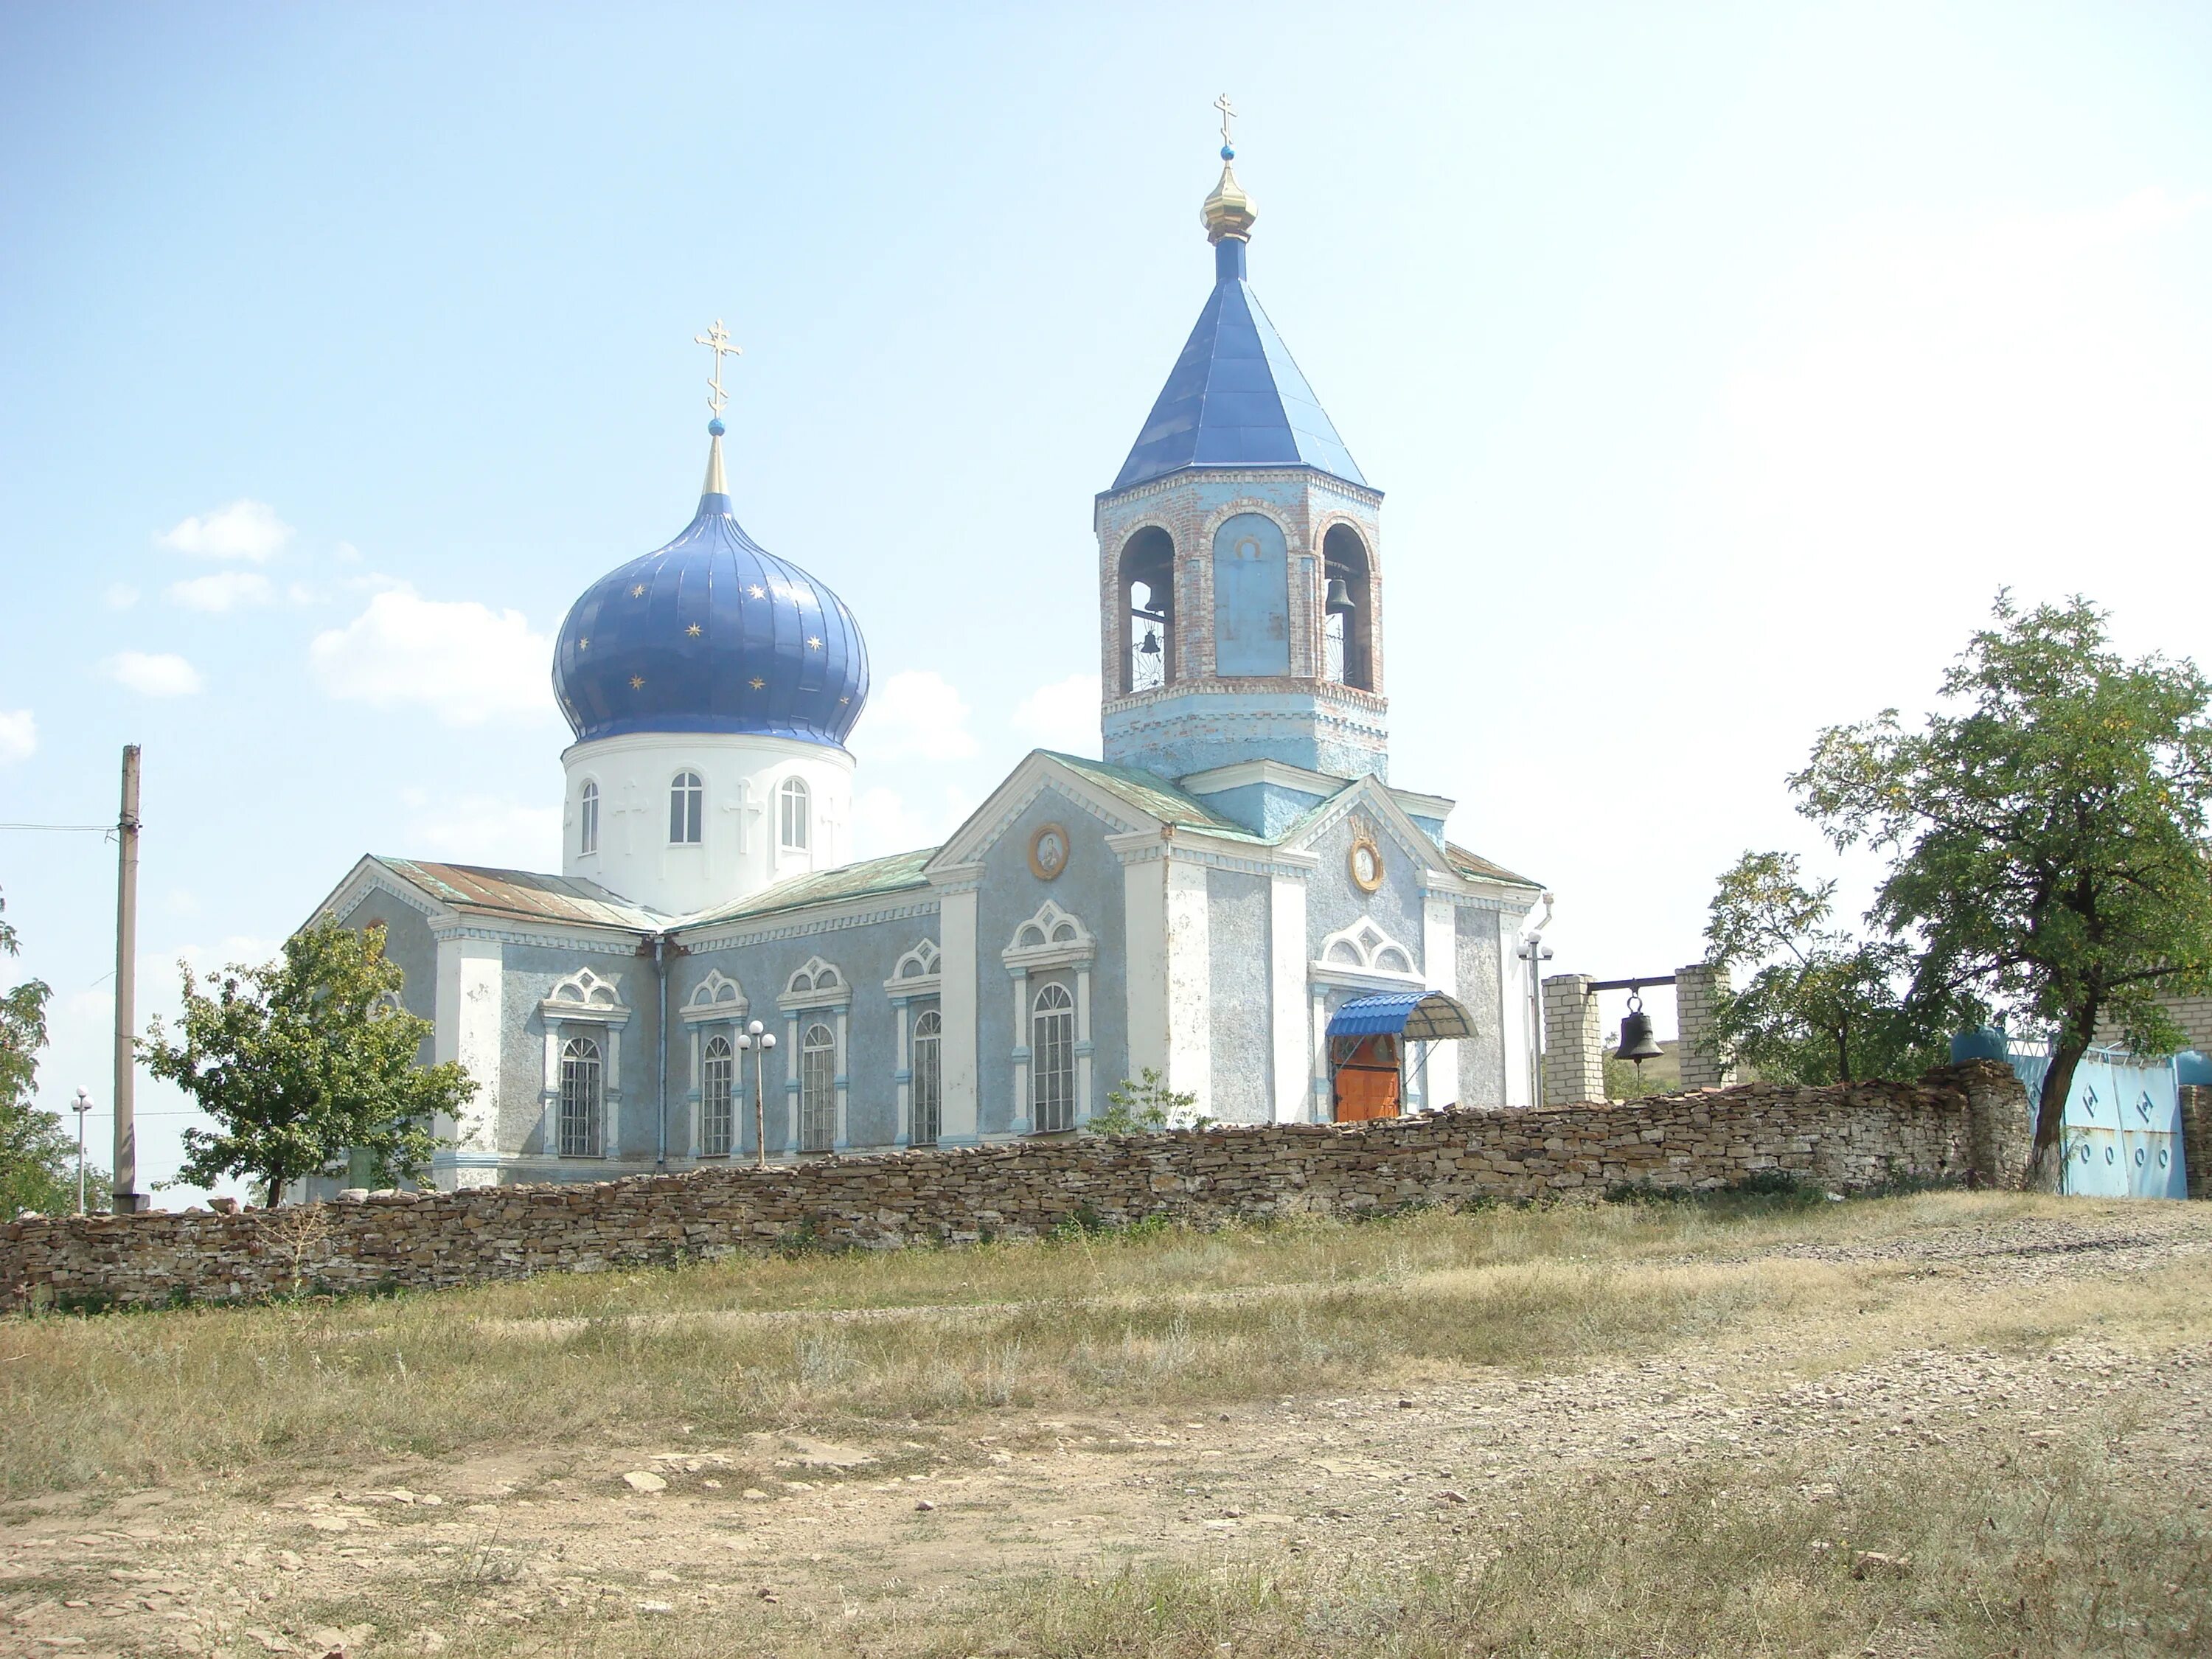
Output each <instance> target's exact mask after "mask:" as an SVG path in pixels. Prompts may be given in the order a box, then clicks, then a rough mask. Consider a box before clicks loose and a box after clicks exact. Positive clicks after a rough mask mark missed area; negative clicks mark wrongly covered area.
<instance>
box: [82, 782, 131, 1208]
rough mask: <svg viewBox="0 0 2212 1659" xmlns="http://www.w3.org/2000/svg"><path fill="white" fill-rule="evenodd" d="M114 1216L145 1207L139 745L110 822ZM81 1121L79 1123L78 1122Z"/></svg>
mask: <svg viewBox="0 0 2212 1659" xmlns="http://www.w3.org/2000/svg"><path fill="white" fill-rule="evenodd" d="M115 848H116V850H115V863H116V872H115V1213H116V1214H118V1215H135V1214H137V1212H139V1211H140V1210H143V1209H144V1208H145V1207H146V1195H145V1194H143V1193H142V1192H140V1191H139V1190H138V1121H137V1111H136V1109H135V1105H134V1096H133V1085H134V1084H135V1083H136V1081H137V1065H138V1054H137V1024H138V1007H137V1003H138V996H137V989H138V987H137V969H138V745H137V744H135V743H133V744H125V745H124V749H123V811H122V815H121V816H120V817H118V818H117V819H116V821H115ZM79 1121H80V1122H82V1119H80V1120H79Z"/></svg>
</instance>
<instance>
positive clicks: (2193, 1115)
mask: <svg viewBox="0 0 2212 1659" xmlns="http://www.w3.org/2000/svg"><path fill="white" fill-rule="evenodd" d="M2181 1167H2182V1170H2183V1173H2185V1175H2187V1176H2188V1177H2189V1195H2190V1197H2191V1198H2212V1088H2207V1087H2206V1086H2204V1085H2202V1084H2195V1083H2191V1084H2185V1085H2183V1087H2182V1091H2181Z"/></svg>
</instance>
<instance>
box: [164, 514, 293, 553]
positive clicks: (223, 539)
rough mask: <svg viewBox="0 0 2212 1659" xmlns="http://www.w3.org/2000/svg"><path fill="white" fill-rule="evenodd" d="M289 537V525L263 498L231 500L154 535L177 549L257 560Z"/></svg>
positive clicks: (273, 551) (290, 529) (275, 548)
mask: <svg viewBox="0 0 2212 1659" xmlns="http://www.w3.org/2000/svg"><path fill="white" fill-rule="evenodd" d="M291 538H292V526H290V525H289V524H286V523H285V522H284V521H283V520H282V519H280V518H278V517H277V516H276V508H275V507H271V506H270V505H269V504H268V503H267V502H266V501H233V502H232V503H231V504H230V505H229V506H228V507H217V508H216V510H215V511H214V512H212V513H208V514H207V515H206V516H205V517H204V518H193V519H185V520H180V521H179V523H178V524H177V525H176V526H173V528H171V529H170V530H169V531H167V532H166V533H164V534H162V535H160V536H157V537H155V538H154V539H155V541H156V542H158V543H160V544H161V545H162V546H163V547H167V548H172V549H173V550H176V551H177V552H179V553H197V554H199V555H200V556H203V557H204V558H210V559H250V560H252V562H254V563H256V564H258V563H259V562H261V561H262V560H264V559H266V558H268V557H270V556H271V555H273V554H274V553H276V550H278V549H279V548H281V547H283V545H284V544H285V543H286V542H288V541H289V540H290V539H291Z"/></svg>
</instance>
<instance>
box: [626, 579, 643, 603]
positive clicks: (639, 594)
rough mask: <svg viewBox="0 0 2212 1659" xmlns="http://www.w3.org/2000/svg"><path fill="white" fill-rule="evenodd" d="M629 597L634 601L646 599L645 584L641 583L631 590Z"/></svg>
mask: <svg viewBox="0 0 2212 1659" xmlns="http://www.w3.org/2000/svg"><path fill="white" fill-rule="evenodd" d="M629 596H630V598H632V599H643V598H644V597H645V584H644V583H643V582H640V583H639V584H638V585H637V586H635V587H633V588H631V589H630V591H629Z"/></svg>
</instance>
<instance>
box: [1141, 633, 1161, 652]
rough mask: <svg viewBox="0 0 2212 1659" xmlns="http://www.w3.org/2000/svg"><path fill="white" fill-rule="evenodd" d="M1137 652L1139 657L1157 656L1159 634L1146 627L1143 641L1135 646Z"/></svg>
mask: <svg viewBox="0 0 2212 1659" xmlns="http://www.w3.org/2000/svg"><path fill="white" fill-rule="evenodd" d="M1137 654H1138V655H1139V656H1140V657H1157V656H1158V655H1159V654H1160V636H1159V635H1158V634H1156V633H1154V632H1153V631H1152V629H1149V628H1148V629H1146V630H1145V642H1144V643H1143V644H1142V645H1140V646H1139V647H1137Z"/></svg>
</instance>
